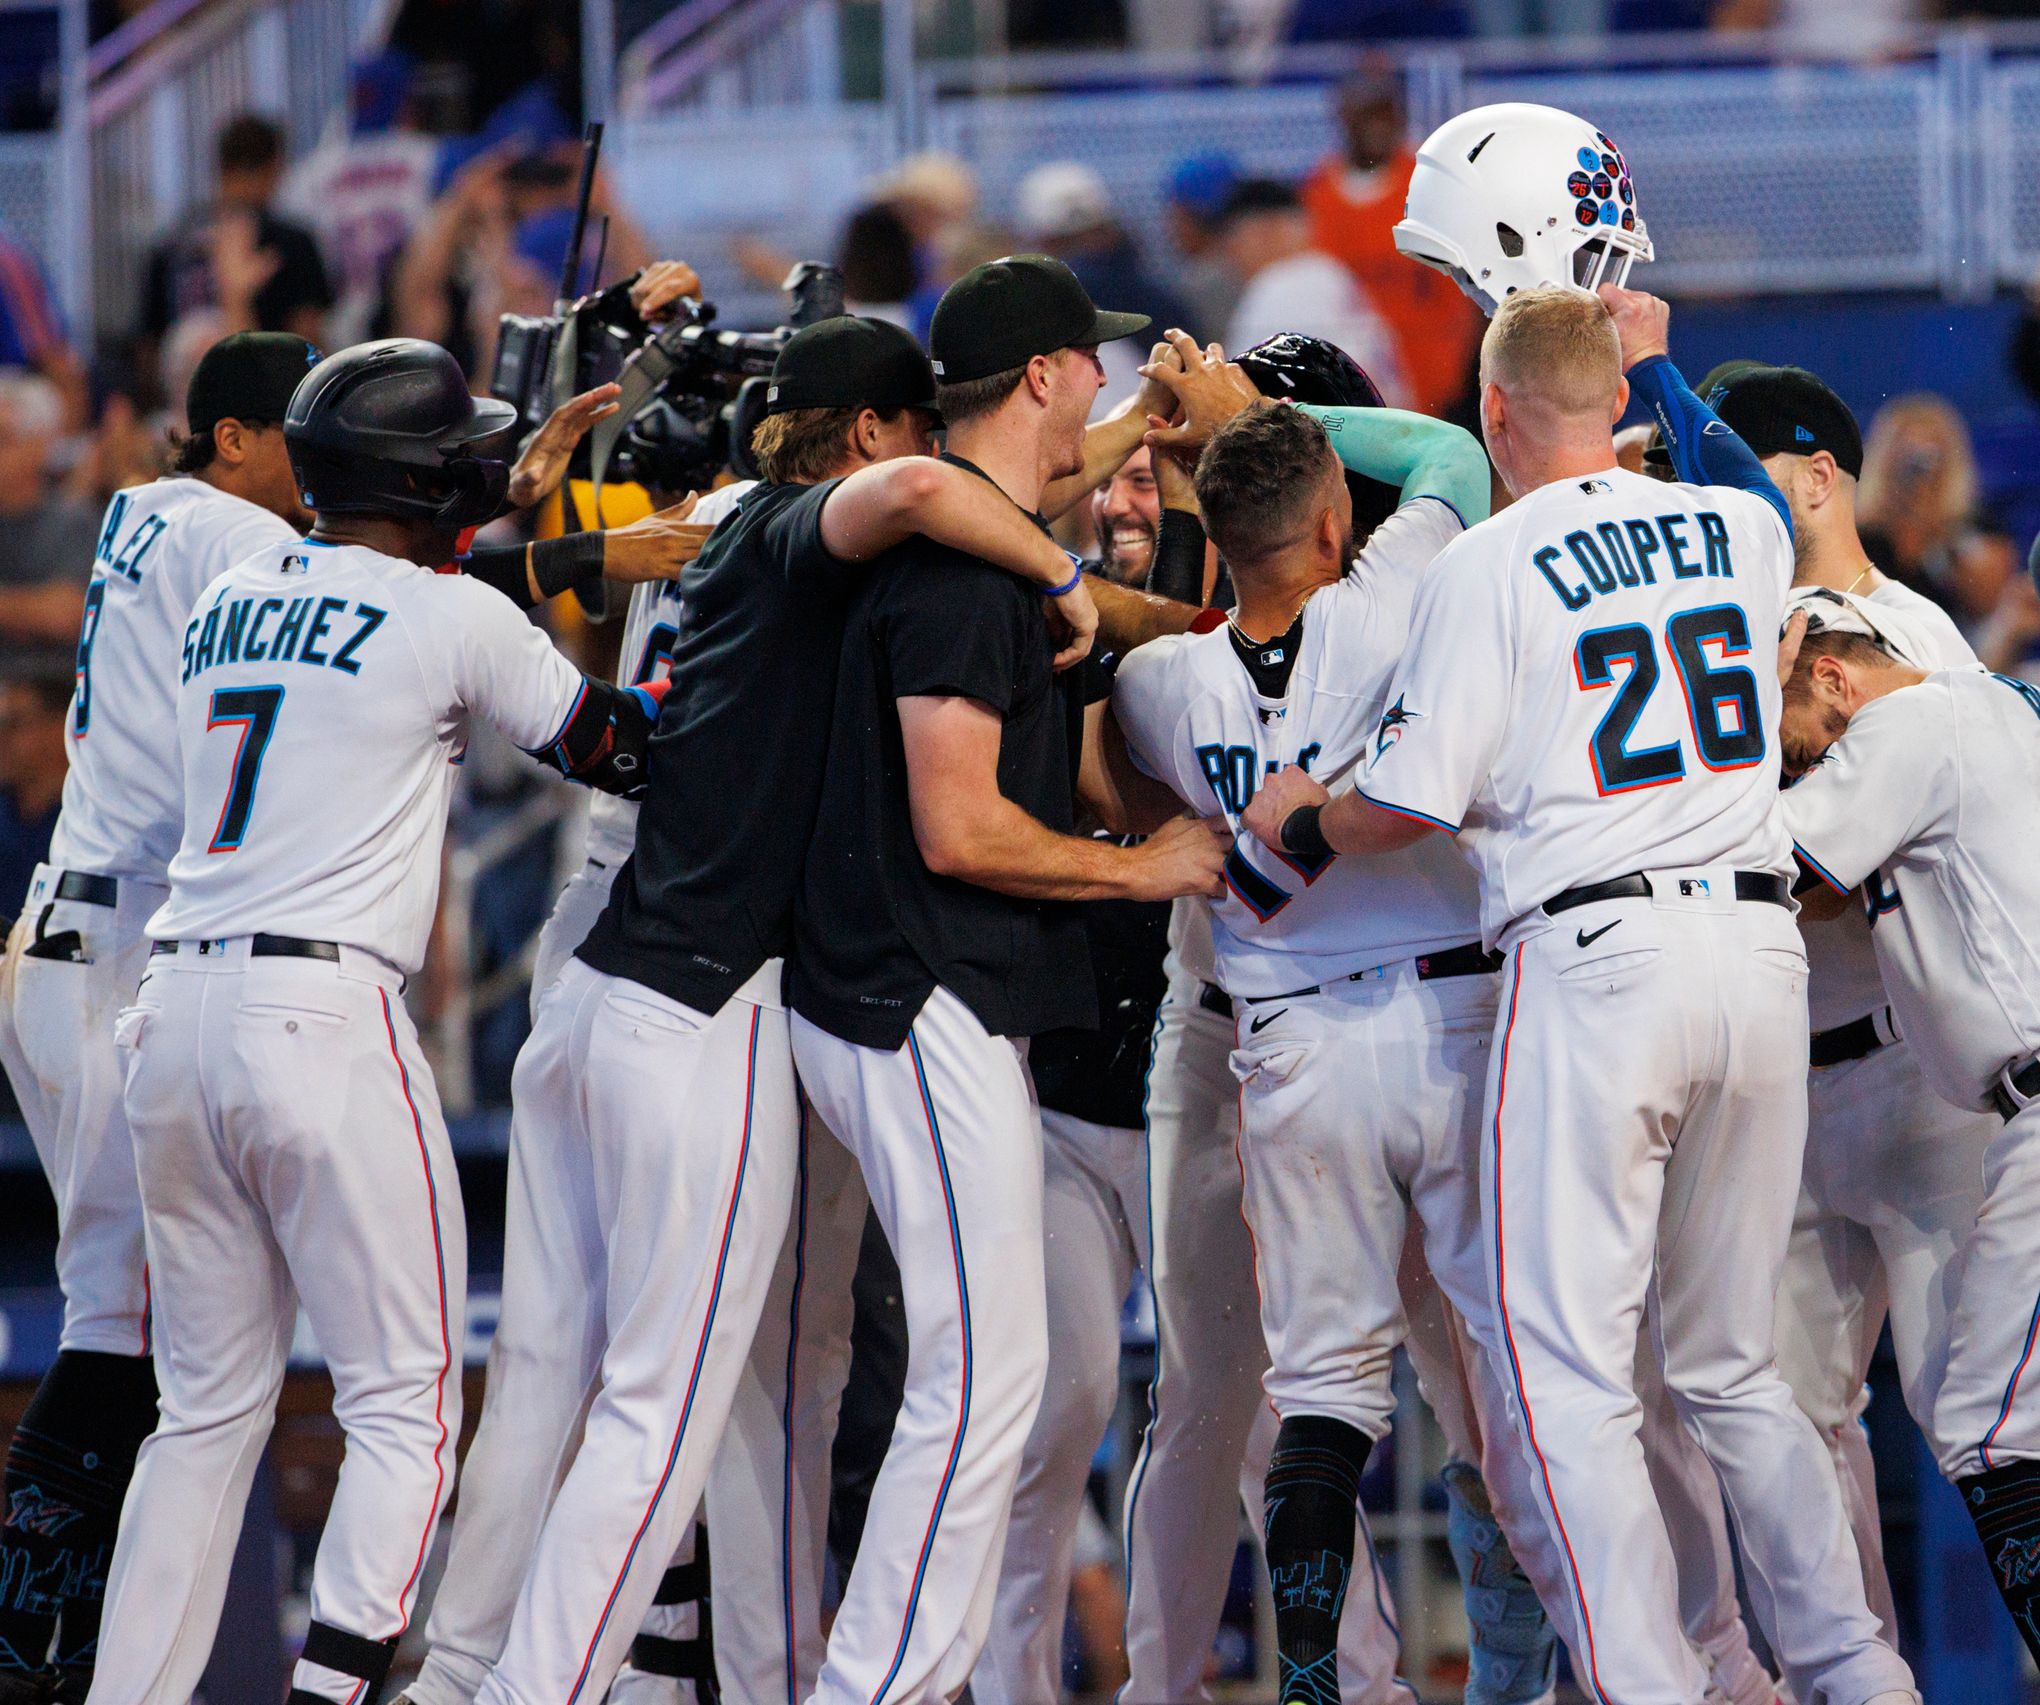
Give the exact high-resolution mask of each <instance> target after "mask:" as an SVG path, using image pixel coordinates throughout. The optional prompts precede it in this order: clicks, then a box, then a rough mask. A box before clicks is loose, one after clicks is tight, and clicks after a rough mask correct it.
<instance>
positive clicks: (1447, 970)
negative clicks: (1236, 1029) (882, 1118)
mask: <svg viewBox="0 0 2040 1705" xmlns="http://www.w3.org/2000/svg"><path fill="white" fill-rule="evenodd" d="M1501 968H1502V955H1501V954H1499V953H1490V952H1488V950H1487V949H1486V948H1484V947H1482V946H1481V944H1480V943H1479V942H1477V941H1469V942H1468V943H1466V945H1465V946H1464V947H1448V948H1446V949H1445V950H1444V951H1443V952H1442V953H1426V954H1423V955H1421V956H1420V957H1419V958H1418V960H1417V981H1418V982H1420V983H1431V982H1436V981H1437V980H1438V979H1439V978H1440V977H1475V976H1479V975H1481V974H1482V973H1484V972H1489V971H1499V970H1500V969H1501ZM1380 969H1381V967H1380V966H1379V965H1370V966H1368V967H1367V969H1366V970H1364V971H1355V972H1354V973H1353V974H1352V975H1351V976H1350V977H1334V978H1333V979H1332V980H1331V981H1330V982H1329V983H1313V984H1311V986H1310V987H1309V988H1307V989H1290V990H1288V991H1287V992H1285V993H1283V994H1279V995H1242V996H1241V997H1240V999H1241V1000H1243V1001H1245V1002H1246V1004H1247V1005H1248V1006H1262V1005H1265V1004H1266V1003H1267V1002H1269V1001H1293V1000H1302V999H1303V997H1304V996H1305V995H1317V994H1323V993H1324V991H1325V990H1327V989H1336V988H1338V987H1340V986H1341V985H1342V984H1345V983H1357V982H1359V981H1360V980H1361V979H1362V978H1363V977H1371V976H1373V975H1374V973H1375V972H1376V971H1379V970H1380Z"/></svg>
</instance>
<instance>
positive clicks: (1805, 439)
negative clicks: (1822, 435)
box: [1792, 426, 1814, 444]
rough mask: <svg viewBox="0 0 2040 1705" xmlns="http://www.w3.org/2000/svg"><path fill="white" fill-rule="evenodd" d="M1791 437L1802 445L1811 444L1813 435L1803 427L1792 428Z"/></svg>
mask: <svg viewBox="0 0 2040 1705" xmlns="http://www.w3.org/2000/svg"><path fill="white" fill-rule="evenodd" d="M1792 436H1793V437H1794V438H1796V439H1797V440H1798V441H1799V442H1800V443H1802V444H1811V443H1812V442H1813V441H1814V438H1813V434H1812V433H1811V432H1808V431H1807V430H1806V428H1805V427H1803V426H1795V427H1793V429H1792Z"/></svg>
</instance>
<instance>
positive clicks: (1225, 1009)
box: [1197, 983, 1232, 1018]
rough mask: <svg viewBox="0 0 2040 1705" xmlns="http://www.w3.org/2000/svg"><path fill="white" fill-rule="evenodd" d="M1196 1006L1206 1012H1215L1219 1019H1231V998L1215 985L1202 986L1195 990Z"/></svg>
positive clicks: (1206, 984)
mask: <svg viewBox="0 0 2040 1705" xmlns="http://www.w3.org/2000/svg"><path fill="white" fill-rule="evenodd" d="M1197 1004H1198V1005H1199V1006H1201V1007H1203V1008H1204V1010H1205V1011H1206V1012H1215V1013H1217V1014H1218V1016H1219V1017H1220V1018H1230V1017H1232V996H1231V995H1229V994H1227V993H1226V992H1225V990H1223V989H1222V988H1220V987H1219V986H1218V985H1217V984H1216V983H1205V984H1202V985H1201V986H1200V987H1199V988H1198V990H1197Z"/></svg>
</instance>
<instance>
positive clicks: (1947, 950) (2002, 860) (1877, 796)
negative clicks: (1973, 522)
mask: <svg viewBox="0 0 2040 1705" xmlns="http://www.w3.org/2000/svg"><path fill="white" fill-rule="evenodd" d="M1784 809H1785V820H1786V823H1787V826H1788V827H1789V829H1790V831H1791V834H1792V838H1793V840H1794V842H1795V843H1796V844H1797V845H1798V848H1799V851H1800V856H1801V857H1802V858H1803V859H1804V860H1805V861H1806V862H1807V863H1808V864H1809V865H1810V866H1811V867H1812V868H1813V869H1814V870H1815V871H1816V872H1817V873H1818V874H1820V875H1821V876H1823V877H1824V878H1825V879H1826V880H1828V881H1829V882H1830V883H1831V884H1832V885H1833V886H1835V887H1838V888H1844V889H1850V888H1855V887H1857V886H1858V885H1859V884H1860V885H1861V887H1862V890H1863V892H1862V899H1863V903H1864V905H1865V907H1866V909H1867V910H1869V911H1870V912H1871V913H1872V914H1874V915H1873V917H1872V923H1873V925H1874V927H1873V929H1872V931H1871V934H1872V938H1873V939H1874V941H1875V943H1876V948H1877V963H1878V966H1879V968H1880V969H1881V970H1882V972H1883V975H1884V986H1885V988H1886V989H1887V990H1888V991H1889V993H1890V995H1891V1005H1892V1010H1893V1011H1894V1012H1895V1013H1896V1015H1897V1018H1898V1029H1899V1034H1900V1035H1901V1036H1903V1037H1904V1038H1905V1039H1906V1041H1907V1043H1908V1044H1909V1045H1910V1046H1911V1048H1912V1051H1913V1054H1914V1056H1915V1057H1916V1058H1917V1059H1918V1060H1919V1063H1920V1070H1921V1072H1922V1074H1923V1075H1924V1076H1925V1077H1926V1080H1927V1082H1928V1084H1929V1085H1931V1086H1932V1088H1933V1089H1934V1091H1935V1093H1936V1094H1938V1095H1941V1096H1944V1097H1945V1098H1947V1099H1948V1100H1950V1101H1953V1102H1956V1103H1957V1104H1958V1105H1963V1106H1975V1107H1980V1106H1983V1105H1984V1104H1985V1102H1986V1101H1987V1099H1988V1096H1989V1093H1990V1086H1991V1084H1992V1083H1993V1082H1994V1081H1995V1079H1996V1077H1997V1074H1998V1072H1999V1071H2000V1070H2001V1069H2002V1068H2003V1067H2004V1066H2005V1065H2006V1064H2008V1063H2009V1062H2010V1061H2012V1060H2014V1059H2017V1058H2022V1057H2024V1056H2025V1055H2027V1054H2030V1053H2032V1052H2033V1051H2034V1049H2036V1048H2040V862H2036V860H2035V859H2034V856H2033V851H2034V848H2035V846H2036V845H2040V692H2036V691H2035V690H2034V689H2033V688H2032V687H2029V686H2028V685H2026V683H2025V682H2023V681H2014V680H2011V679H2009V678H2008V677H2006V676H2003V675H1990V674H1986V673H1985V672H1984V671H1982V670H1980V669H1948V670H1943V671H1941V672H1940V673H1938V674H1934V675H1930V676H1929V677H1928V678H1927V679H1926V680H1925V681H1922V682H1921V683H1920V684H1919V685H1917V686H1913V687H1901V688H1900V689H1899V690H1898V691H1897V692H1894V693H1890V694H1888V695H1886V696H1885V697H1883V698H1880V699H1873V700H1872V701H1871V702H1870V703H1869V704H1867V705H1865V706H1864V707H1863V708H1862V709H1861V710H1859V711H1858V712H1857V713H1856V714H1855V716H1854V717H1853V718H1852V719H1851V720H1850V723H1849V729H1848V732H1847V733H1846V734H1844V735H1843V736H1842V738H1841V739H1840V740H1838V741H1836V742H1835V744H1834V745H1833V746H1831V747H1829V748H1828V753H1827V756H1826V757H1825V758H1823V759H1822V760H1821V761H1820V762H1819V763H1818V764H1816V765H1814V767H1813V768H1812V769H1811V770H1809V771H1808V772H1807V773H1806V775H1805V776H1804V777H1803V778H1802V779H1801V780H1800V782H1799V783H1798V785H1797V786H1795V787H1793V788H1791V789H1790V790H1788V791H1787V793H1786V794H1785V801H1784Z"/></svg>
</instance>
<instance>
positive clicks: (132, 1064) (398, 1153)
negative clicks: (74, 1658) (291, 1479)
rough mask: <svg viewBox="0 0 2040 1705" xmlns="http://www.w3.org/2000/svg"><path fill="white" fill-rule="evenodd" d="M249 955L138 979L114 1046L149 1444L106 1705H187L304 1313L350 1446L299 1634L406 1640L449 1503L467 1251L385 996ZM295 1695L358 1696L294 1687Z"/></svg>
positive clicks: (347, 1688)
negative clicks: (145, 1331)
mask: <svg viewBox="0 0 2040 1705" xmlns="http://www.w3.org/2000/svg"><path fill="white" fill-rule="evenodd" d="M201 945H203V947H204V948H205V950H206V951H204V952H201V951H200V949H201ZM249 945H250V943H249V941H248V939H247V938H246V937H242V938H239V939H237V940H230V941H227V942H224V943H222V942H207V943H204V944H200V943H196V942H186V943H184V944H182V946H181V947H180V948H179V949H178V950H177V951H176V952H175V953H174V954H166V955H160V956H157V957H155V958H153V959H152V960H151V962H150V966H149V971H148V973H147V975H146V976H145V977H144V979H143V980H142V984H141V987H140V989H139V991H138V992H137V994H136V995H135V1000H134V1004H133V1006H131V1007H130V1008H128V1010H127V1011H125V1012H123V1013H122V1014H121V1016H120V1020H119V1031H118V1034H119V1038H120V1042H121V1046H122V1047H123V1048H124V1049H125V1050H126V1052H127V1057H128V1071H127V1091H126V1104H127V1115H128V1122H129V1125H130V1127H131V1128H132V1130H133V1132H134V1145H135V1159H136V1163H137V1169H138V1176H139V1179H140V1186H141V1197H142V1206H143V1212H144V1215H145V1223H146V1227H147V1238H148V1253H149V1266H150V1270H151V1272H152V1274H153V1275H154V1298H153V1307H154V1323H155V1324H154V1335H155V1358H156V1378H157V1381H158V1384H159V1385H160V1387H161V1390H162V1422H161V1424H160V1425H159V1426H158V1427H157V1429H156V1432H155V1433H154V1435H153V1436H152V1437H151V1438H150V1439H149V1440H148V1442H147V1443H145V1444H144V1445H143V1446H142V1450H141V1456H140V1458H139V1460H138V1462H137V1464H136V1467H135V1477H134V1482H133V1484H132V1486H131V1487H130V1489H129V1491H128V1497H127V1503H126V1506H125V1507H124V1508H123V1510H122V1511H121V1521H120V1538H119V1542H118V1543H117V1545H116V1546H115V1549H114V1560H113V1569H112V1574H111V1576H110V1578H109V1580H108V1583H107V1595H106V1615H105V1623H104V1627H103V1630H102V1636H101V1640H100V1646H99V1664H98V1670H97V1672H96V1674H95V1675H94V1678H93V1683H92V1697H93V1698H95V1699H96V1700H98V1701H100V1702H101V1705H185V1702H186V1701H187V1700H189V1699H190V1697H191V1693H192V1689H193V1688H194V1687H195V1686H196V1685H197V1683H198V1678H199V1674H200V1672H201V1671H202V1670H203V1669H204V1667H205V1662H206V1658H207V1656H208V1654H209V1653H210V1652H211V1650H212V1643H213V1635H214V1631H215V1629H216V1628H217V1626H218V1623H219V1615H220V1606H221V1602H222V1600H223V1598H224V1595H225V1592H226V1585H227V1570H228V1566H229V1564H230V1563H231V1562H232V1560H233V1554H234V1545H235V1541H236V1540H237V1539H238V1537H239V1535H240V1529H241V1512H242V1509H243V1507H244V1505H245V1504H246V1501H247V1495H248V1486H249V1482H250V1480H251V1479H252V1477H253V1475H254V1472H255V1468H256V1464H257V1462H258V1461H259V1459H260V1457H261V1455H262V1450H263V1446H264V1444H265V1443H266V1442H267V1440H268V1437H269V1432H270V1428H271V1426H272V1425H273V1423H274V1419H275V1408H276V1398H277V1394H278V1392H279V1391H280V1390H281V1388H282V1385H283V1376H284V1365H285V1358H286V1356H287V1354H288V1352H289V1349H290V1342H291V1332H292V1328H293V1326H294V1324H295V1322H296V1318H297V1310H298V1306H299V1304H300V1303H302V1304H303V1307H304V1311H305V1315H306V1318H307V1319H308V1320H309V1322H310V1325H311V1329H312V1334H313V1336H314V1337H315V1339H316V1340H317V1342H318V1346H319V1351H320V1354H321V1355H322V1356H323V1357H324V1358H325V1362H326V1366H327V1368H328V1369H329V1370H330V1372H331V1374H332V1377H333V1386H334V1401H333V1412H334V1417H335V1419H337V1420H338V1421H339V1423H340V1426H341V1428H342V1430H343V1431H344V1432H345V1434H346V1435H347V1455H346V1459H345V1461H344V1462H343V1464H342V1466H341V1469H340V1478H339V1484H338V1486H337V1487H336V1489H335V1491H334V1495H333V1505H332V1509H331V1512H330V1513H329V1515H328V1516H327V1519H326V1528H325V1532H324V1534H323V1536H322V1537H321V1539H320V1541H319V1554H318V1561H317V1563H316V1565H315V1566H314V1569H313V1573H312V1601H311V1612H312V1617H313V1620H314V1621H315V1622H321V1623H326V1624H328V1625H330V1626H332V1627H334V1628H337V1629H339V1630H341V1631H343V1632H345V1633H348V1634H353V1635H357V1636H360V1637H362V1638H365V1639H368V1640H387V1639H391V1638H393V1637H395V1636H396V1635H398V1634H401V1633H402V1632H403V1630H404V1628H405V1627H406V1625H407V1624H408V1623H409V1621H410V1617H411V1612H412V1608H413V1605H414V1603H415V1594H416V1591H417V1586H418V1576H419V1572H420V1570H421V1568H422V1567H423V1565H424V1561H425V1556H426V1552H427V1550H428V1548H429V1547H430V1544H431V1540H432V1535H433V1531H434V1529H435V1528H436V1527H437V1525H438V1521H439V1514H440V1511H441V1510H442V1509H443V1508H444V1507H445V1504H446V1498H447V1494H448V1493H449V1491H451V1489H452V1484H453V1473H454V1463H453V1446H454V1440H455V1439H456V1438H457V1436H458V1434H459V1430H460V1363H459V1345H460V1343H461V1340H462V1335H463V1332H464V1326H465V1320H464V1315H465V1303H466V1283H467V1234H466V1226H465V1223H464V1221H463V1220H462V1217H461V1203H460V1185H459V1182H458V1180H457V1178H456V1177H455V1175H454V1168H453V1155H452V1151H451V1149H450V1148H449V1146H448V1143H447V1139H446V1127H445V1123H444V1121H443V1119H442V1118H441V1116H440V1111H439V1100H438V1097H437V1095H436V1094H435V1092H434V1090H433V1085H432V1074H431V1071H430V1069H429V1068H428V1067H427V1065H426V1063H425V1059H424V1056H423V1055H422V1053H421V1052H420V1051H419V1047H418V1039H417V1035H416V1033H415V1031H414V1030H413V1029H412V1027H411V1021H410V1018H409V1016H408V1015H407V1014H406V1012H405V1011H404V1006H403V1002H402V999H401V991H402V986H403V980H402V978H401V977H399V976H398V975H397V973H396V972H395V971H394V970H392V969H390V968H389V967H388V966H385V965H383V964H382V963H381V962H380V961H378V960H376V959H374V958H372V957H370V956H369V955H367V954H361V953H356V952H354V951H353V950H351V949H346V948H343V949H341V950H340V951H341V961H340V963H339V964H337V965H336V964H330V963H327V962H325V961H322V960H316V959H303V958H251V957H250V956H249V952H248V949H249ZM295 1685H296V1686H298V1687H301V1688H304V1689H307V1690H309V1691H311V1692H313V1693H317V1694H320V1695H322V1696H324V1697H325V1698H328V1699H332V1700H335V1701H347V1702H351V1701H353V1700H355V1699H356V1698H358V1697H359V1695H360V1694H361V1692H362V1688H363V1684H362V1683H361V1682H360V1681H359V1680H357V1679H356V1678H355V1677H353V1676H351V1675H343V1674H341V1673H339V1672H338V1671H335V1670H330V1669H325V1668H321V1667H319V1666H316V1665H312V1664H307V1663H302V1662H301V1663H299V1665H298V1666H297V1673H296V1676H295Z"/></svg>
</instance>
